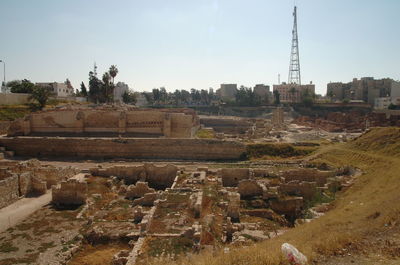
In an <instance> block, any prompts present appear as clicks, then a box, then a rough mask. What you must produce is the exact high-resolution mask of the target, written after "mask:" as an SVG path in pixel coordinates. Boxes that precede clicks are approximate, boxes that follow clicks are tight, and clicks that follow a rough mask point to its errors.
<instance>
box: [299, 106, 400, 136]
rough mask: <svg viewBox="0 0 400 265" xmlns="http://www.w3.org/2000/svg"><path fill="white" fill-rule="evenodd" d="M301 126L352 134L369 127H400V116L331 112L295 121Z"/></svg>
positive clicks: (359, 112)
mask: <svg viewBox="0 0 400 265" xmlns="http://www.w3.org/2000/svg"><path fill="white" fill-rule="evenodd" d="M293 122H294V123H296V124H299V125H305V126H310V127H315V128H321V129H323V130H326V131H329V132H343V131H347V132H352V131H360V130H365V129H367V128H368V127H388V126H400V114H399V113H395V112H393V113H391V114H389V115H388V114H387V113H384V112H371V113H367V114H365V113H364V112H362V111H351V112H348V113H345V112H330V113H328V114H326V115H325V116H323V117H311V116H301V117H299V118H297V119H296V120H294V121H293Z"/></svg>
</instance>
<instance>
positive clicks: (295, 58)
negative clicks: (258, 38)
mask: <svg viewBox="0 0 400 265" xmlns="http://www.w3.org/2000/svg"><path fill="white" fill-rule="evenodd" d="M293 17H294V22H293V30H292V51H291V53H290V65H289V82H288V83H289V84H299V85H301V77H300V55H299V38H298V36H297V7H296V6H294V11H293Z"/></svg>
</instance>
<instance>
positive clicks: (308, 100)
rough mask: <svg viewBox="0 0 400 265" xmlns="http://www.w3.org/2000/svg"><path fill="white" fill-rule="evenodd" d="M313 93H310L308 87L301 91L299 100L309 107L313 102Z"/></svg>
mask: <svg viewBox="0 0 400 265" xmlns="http://www.w3.org/2000/svg"><path fill="white" fill-rule="evenodd" d="M314 99H315V94H313V93H310V91H309V90H308V89H306V90H305V91H303V93H302V95H301V102H302V103H303V105H304V106H306V107H311V106H312V105H313V104H314Z"/></svg>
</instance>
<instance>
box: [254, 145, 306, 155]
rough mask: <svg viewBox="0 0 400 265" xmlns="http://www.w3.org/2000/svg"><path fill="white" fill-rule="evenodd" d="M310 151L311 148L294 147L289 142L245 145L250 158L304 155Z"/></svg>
mask: <svg viewBox="0 0 400 265" xmlns="http://www.w3.org/2000/svg"><path fill="white" fill-rule="evenodd" d="M312 151H313V149H304V148H303V149H301V148H295V147H293V145H291V144H251V145H248V146H247V155H248V156H249V157H250V158H261V157H263V156H276V157H292V156H304V155H308V154H309V153H311V152H312Z"/></svg>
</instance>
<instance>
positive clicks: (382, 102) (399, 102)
mask: <svg viewBox="0 0 400 265" xmlns="http://www.w3.org/2000/svg"><path fill="white" fill-rule="evenodd" d="M390 104H393V105H396V106H400V97H393V98H391V97H383V98H375V104H374V108H375V109H388V108H389V105H390Z"/></svg>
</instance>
